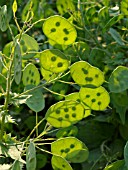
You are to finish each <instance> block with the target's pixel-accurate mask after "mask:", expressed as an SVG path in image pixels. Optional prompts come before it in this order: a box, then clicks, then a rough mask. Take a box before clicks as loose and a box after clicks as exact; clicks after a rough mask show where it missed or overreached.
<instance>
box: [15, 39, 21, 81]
mask: <svg viewBox="0 0 128 170" xmlns="http://www.w3.org/2000/svg"><path fill="white" fill-rule="evenodd" d="M21 71H22V57H21V50H20V44H19V43H18V42H17V43H16V46H15V49H14V79H15V82H16V84H20V81H21V74H22V72H21Z"/></svg>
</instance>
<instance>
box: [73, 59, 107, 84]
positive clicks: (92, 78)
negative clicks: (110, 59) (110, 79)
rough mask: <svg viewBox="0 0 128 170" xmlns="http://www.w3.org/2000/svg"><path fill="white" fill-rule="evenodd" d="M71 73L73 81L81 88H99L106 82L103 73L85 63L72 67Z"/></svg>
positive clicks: (81, 62)
mask: <svg viewBox="0 0 128 170" xmlns="http://www.w3.org/2000/svg"><path fill="white" fill-rule="evenodd" d="M70 73H71V76H72V78H73V80H74V81H75V82H76V83H77V84H79V85H80V86H85V87H99V86H100V85H101V84H102V83H103V82H104V74H103V72H102V71H101V70H99V69H98V68H97V67H93V66H91V65H90V64H89V63H87V62H85V61H79V62H76V63H74V64H73V65H71V68H70Z"/></svg>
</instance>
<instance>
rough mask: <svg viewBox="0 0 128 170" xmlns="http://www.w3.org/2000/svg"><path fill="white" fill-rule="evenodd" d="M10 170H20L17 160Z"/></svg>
mask: <svg viewBox="0 0 128 170" xmlns="http://www.w3.org/2000/svg"><path fill="white" fill-rule="evenodd" d="M11 170H22V167H21V163H20V162H19V161H18V160H15V161H14V163H13V165H12V168H11Z"/></svg>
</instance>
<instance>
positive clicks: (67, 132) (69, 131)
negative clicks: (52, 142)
mask: <svg viewBox="0 0 128 170" xmlns="http://www.w3.org/2000/svg"><path fill="white" fill-rule="evenodd" d="M77 133H78V128H77V126H69V127H66V128H62V129H60V130H59V131H58V132H57V133H56V137H57V138H62V137H69V136H74V137H75V136H76V135H77Z"/></svg>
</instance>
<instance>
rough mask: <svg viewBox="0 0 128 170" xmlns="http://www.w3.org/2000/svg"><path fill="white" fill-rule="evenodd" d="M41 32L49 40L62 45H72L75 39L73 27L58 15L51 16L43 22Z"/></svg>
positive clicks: (75, 34)
mask: <svg viewBox="0 0 128 170" xmlns="http://www.w3.org/2000/svg"><path fill="white" fill-rule="evenodd" d="M43 32H44V34H45V35H46V36H47V37H48V38H49V39H51V40H53V41H55V42H56V43H57V44H63V45H70V44H72V43H74V42H75V39H76V37H77V33H76V30H75V28H74V27H73V25H72V24H71V23H70V22H69V21H68V20H66V19H65V18H63V17H61V16H58V15H55V16H51V17H49V18H48V19H47V20H46V21H45V22H44V24H43Z"/></svg>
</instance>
